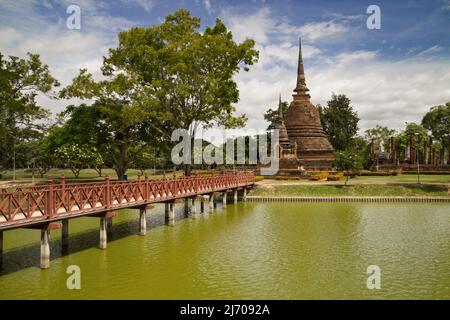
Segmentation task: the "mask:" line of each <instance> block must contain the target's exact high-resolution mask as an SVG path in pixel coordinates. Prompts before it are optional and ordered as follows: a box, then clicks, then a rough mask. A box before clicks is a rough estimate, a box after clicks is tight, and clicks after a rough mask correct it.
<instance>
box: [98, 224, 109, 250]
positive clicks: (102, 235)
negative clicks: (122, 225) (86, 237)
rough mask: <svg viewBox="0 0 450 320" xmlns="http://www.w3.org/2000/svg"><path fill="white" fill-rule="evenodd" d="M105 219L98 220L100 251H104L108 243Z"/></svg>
mask: <svg viewBox="0 0 450 320" xmlns="http://www.w3.org/2000/svg"><path fill="white" fill-rule="evenodd" d="M106 228H107V218H106V217H101V218H100V244H99V247H100V249H106V245H107V243H108V236H107V230H106Z"/></svg>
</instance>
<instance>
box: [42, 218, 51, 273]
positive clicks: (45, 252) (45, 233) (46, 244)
mask: <svg viewBox="0 0 450 320" xmlns="http://www.w3.org/2000/svg"><path fill="white" fill-rule="evenodd" d="M49 235H50V229H49V228H48V227H47V226H45V227H43V228H42V229H41V263H40V266H41V269H48V268H50V239H49Z"/></svg>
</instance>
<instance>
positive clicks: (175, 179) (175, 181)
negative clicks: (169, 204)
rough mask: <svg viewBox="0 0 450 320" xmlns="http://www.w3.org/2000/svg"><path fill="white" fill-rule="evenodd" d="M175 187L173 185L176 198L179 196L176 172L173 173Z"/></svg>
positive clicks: (173, 193)
mask: <svg viewBox="0 0 450 320" xmlns="http://www.w3.org/2000/svg"><path fill="white" fill-rule="evenodd" d="M172 183H173V185H172V195H173V196H174V197H176V196H177V195H178V183H177V174H176V173H175V171H174V172H173V182H172Z"/></svg>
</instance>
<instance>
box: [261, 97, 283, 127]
mask: <svg viewBox="0 0 450 320" xmlns="http://www.w3.org/2000/svg"><path fill="white" fill-rule="evenodd" d="M281 108H282V110H283V116H286V114H287V111H288V109H289V102H287V101H283V102H282V103H281ZM264 120H266V121H267V122H268V123H269V126H268V127H267V131H270V130H273V129H275V127H276V126H277V124H278V123H279V122H280V115H279V112H278V107H276V108H273V109H272V108H270V107H269V109H268V110H267V111H266V113H265V114H264Z"/></svg>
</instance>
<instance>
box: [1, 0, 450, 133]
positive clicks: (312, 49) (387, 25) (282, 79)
mask: <svg viewBox="0 0 450 320" xmlns="http://www.w3.org/2000/svg"><path fill="white" fill-rule="evenodd" d="M70 4H77V5H79V6H80V8H81V19H82V20H81V23H82V25H81V30H68V29H67V27H66V19H67V17H68V14H66V8H67V6H68V5H70ZM372 4H375V5H378V6H379V7H380V9H381V29H380V30H369V29H368V28H367V27H366V20H367V18H368V17H369V14H367V13H366V9H367V7H368V6H369V5H372ZM177 8H186V9H189V10H190V11H191V13H192V14H193V15H196V16H198V17H200V18H201V19H202V25H203V26H205V25H211V24H213V23H214V21H215V19H216V18H217V17H219V18H221V19H222V20H223V21H224V22H225V24H226V25H227V26H228V27H229V28H230V29H231V30H232V32H233V35H234V37H235V39H236V40H237V41H242V40H243V39H245V38H246V37H250V38H253V39H255V40H256V42H257V48H258V49H259V50H260V61H259V63H258V64H257V65H255V66H254V67H252V68H251V70H250V72H246V73H244V72H243V73H241V74H239V75H238V76H237V77H236V81H237V82H238V85H239V89H240V91H241V97H240V102H239V103H238V104H237V110H238V113H246V114H247V115H248V117H249V123H248V127H247V129H263V128H264V127H265V126H266V124H265V123H264V121H263V120H262V115H263V113H264V111H265V110H266V109H267V107H269V106H273V105H275V104H276V103H277V99H278V94H279V93H281V94H282V96H283V99H284V100H288V101H290V100H291V97H290V95H291V94H292V89H293V87H294V84H295V70H296V65H295V64H296V56H297V43H298V37H299V36H301V37H302V41H303V44H304V49H303V52H304V60H305V67H306V79H307V84H308V86H309V88H310V89H311V95H312V101H313V103H315V104H318V103H320V104H325V103H326V101H327V100H328V99H329V98H330V96H331V93H332V92H335V93H345V94H347V95H348V96H349V97H350V99H351V100H352V104H353V105H354V106H355V108H356V110H357V111H358V113H359V115H360V117H361V123H360V127H361V130H364V129H367V128H370V127H372V126H375V125H376V124H378V123H379V124H384V125H388V126H390V127H392V128H396V129H398V128H401V127H402V126H403V125H404V123H405V122H406V121H408V122H409V121H420V119H421V116H422V115H423V113H424V112H426V110H427V109H428V108H429V107H430V106H432V105H435V104H441V103H445V102H447V101H450V1H449V0H434V1H432V0H428V1H426V0H425V1H392V0H391V1H367V2H366V1H361V0H359V1H312V0H311V1H294V0H284V1H268V0H267V1H258V0H254V1H219V0H193V1H187V0H185V1H182V0H177V1H163V0H117V1H101V0H97V1H96V0H78V1H77V0H73V1H68V0H42V1H38V0H27V1H25V0H14V1H9V0H6V1H5V0H1V1H0V51H1V52H2V53H4V54H12V55H19V56H23V55H24V54H25V53H26V52H27V51H32V52H37V53H40V54H41V56H42V59H43V61H44V62H45V63H47V64H49V66H50V68H51V70H52V72H53V73H54V75H55V76H56V77H57V78H58V79H59V80H61V82H62V83H63V84H68V83H69V82H70V80H71V79H72V78H73V77H74V76H75V75H76V73H77V70H78V69H79V68H83V67H86V68H88V70H89V71H90V72H92V73H94V75H96V76H98V77H100V73H99V66H100V65H101V62H102V56H103V55H106V54H107V50H108V48H110V47H113V46H115V44H116V39H117V33H118V32H119V31H120V30H124V29H127V28H130V27H133V26H150V25H153V24H155V23H159V22H161V21H162V20H163V19H164V17H165V16H166V15H167V14H168V13H171V12H173V11H174V10H176V9H177ZM41 99H42V100H41V101H42V104H44V105H45V106H47V107H49V108H50V109H51V110H52V111H54V112H58V111H61V110H63V109H64V107H65V105H66V104H67V102H64V101H54V100H49V99H47V98H41ZM241 132H242V130H241Z"/></svg>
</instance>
